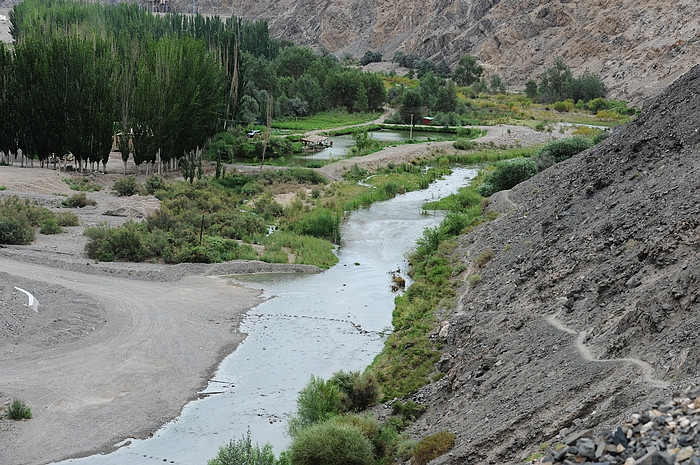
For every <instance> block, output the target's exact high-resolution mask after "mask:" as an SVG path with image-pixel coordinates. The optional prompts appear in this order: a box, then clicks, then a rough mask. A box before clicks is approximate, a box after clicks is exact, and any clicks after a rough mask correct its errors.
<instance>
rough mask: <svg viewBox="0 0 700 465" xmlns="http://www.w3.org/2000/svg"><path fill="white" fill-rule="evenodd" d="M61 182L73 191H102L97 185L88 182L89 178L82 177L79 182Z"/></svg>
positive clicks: (66, 179) (66, 180)
mask: <svg viewBox="0 0 700 465" xmlns="http://www.w3.org/2000/svg"><path fill="white" fill-rule="evenodd" d="M63 181H64V182H65V183H66V184H68V187H70V188H71V189H72V190H74V191H81V192H95V191H99V190H101V189H102V186H100V185H99V184H97V183H94V182H90V178H89V177H87V176H83V177H82V178H80V179H79V180H75V179H71V178H63Z"/></svg>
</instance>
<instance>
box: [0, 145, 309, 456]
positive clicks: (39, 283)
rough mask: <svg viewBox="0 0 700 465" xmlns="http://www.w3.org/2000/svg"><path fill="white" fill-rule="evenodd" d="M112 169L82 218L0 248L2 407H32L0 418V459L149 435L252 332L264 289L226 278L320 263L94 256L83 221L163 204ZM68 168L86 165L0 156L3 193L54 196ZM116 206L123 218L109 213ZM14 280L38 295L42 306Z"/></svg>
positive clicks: (100, 177) (61, 192)
mask: <svg viewBox="0 0 700 465" xmlns="http://www.w3.org/2000/svg"><path fill="white" fill-rule="evenodd" d="M108 168H109V171H110V172H112V173H115V174H108V175H104V174H90V175H88V176H89V177H90V179H91V181H92V182H97V183H100V184H102V185H104V186H105V187H104V189H103V190H102V191H99V192H95V193H88V197H89V198H93V199H95V200H96V201H97V205H96V206H94V207H85V208H83V209H79V210H78V209H76V210H72V211H74V212H76V213H77V214H78V215H79V217H80V220H81V225H80V226H78V227H74V228H67V229H68V230H67V231H66V232H64V233H62V234H59V235H54V236H44V235H37V240H36V241H35V242H34V243H33V244H31V245H28V246H5V247H2V248H0V367H2V368H1V369H0V416H1V414H2V409H3V408H4V407H5V406H7V405H8V404H9V402H11V401H12V400H13V399H15V398H20V399H22V400H23V401H24V402H26V403H27V404H28V405H29V406H30V407H31V408H32V412H33V416H34V417H33V419H31V420H29V421H22V422H14V421H11V420H8V419H5V418H2V419H0V463H1V464H8V465H9V464H45V463H48V462H52V461H56V460H60V459H64V458H68V457H74V456H80V455H86V454H90V453H93V452H97V451H107V450H109V449H110V448H111V447H112V446H113V445H114V444H116V443H117V442H119V441H121V440H123V439H125V438H128V437H145V436H148V435H149V434H151V433H152V432H154V431H155V430H156V429H157V428H159V427H160V426H161V425H162V424H163V423H165V422H167V421H169V420H171V419H172V418H175V417H176V416H177V415H178V414H179V412H180V411H181V409H182V407H183V405H184V404H185V403H186V402H187V401H188V400H190V399H192V398H195V397H196V396H197V392H198V391H199V390H200V389H201V388H203V387H204V386H205V385H206V381H207V380H208V379H209V377H210V376H211V374H212V373H213V370H214V369H215V368H216V367H217V365H218V364H219V362H220V361H221V360H222V359H223V357H224V356H226V355H227V354H229V353H230V352H232V351H233V350H234V349H235V347H236V346H237V344H238V343H240V341H242V340H243V338H244V337H245V335H244V334H241V333H240V332H239V331H238V327H239V323H240V321H241V318H242V317H243V315H244V313H245V312H246V311H247V310H248V309H250V308H252V307H254V306H255V305H257V304H258V303H259V302H260V301H261V297H260V293H261V290H260V289H248V288H243V287H240V286H235V285H232V284H231V283H230V282H229V281H227V280H226V279H225V278H222V277H221V276H223V275H227V274H235V273H247V272H256V271H274V270H279V271H281V270H288V271H314V270H315V269H314V268H313V267H301V266H294V265H288V266H284V265H282V266H275V265H269V264H265V263H261V262H230V263H226V264H218V265H199V264H190V265H176V266H165V265H157V264H133V263H113V264H111V263H95V262H94V261H92V260H90V259H88V258H87V257H86V256H85V255H84V252H83V248H84V244H85V242H86V238H85V237H84V236H83V235H82V231H83V229H84V227H85V226H88V225H91V224H97V223H100V222H103V221H107V222H109V223H110V224H119V223H121V222H123V221H126V220H127V219H129V218H132V219H135V220H138V219H140V218H142V217H143V216H145V215H146V214H147V213H148V212H150V211H152V210H153V209H155V208H157V207H158V205H159V202H158V200H157V199H155V198H154V197H151V196H146V197H140V196H134V197H129V198H119V197H116V196H114V195H113V194H111V193H110V192H109V187H110V186H111V184H112V183H113V181H114V180H115V179H117V178H118V177H119V176H120V175H118V174H116V173H119V172H120V171H121V169H122V165H121V161H120V160H119V159H118V158H117V159H115V160H114V162H112V161H110V164H109V165H108ZM67 176H74V177H78V178H79V177H80V176H81V175H79V174H77V173H72V174H71V173H64V172H59V171H55V170H52V169H41V168H38V167H35V168H20V167H19V166H9V167H8V166H1V167H0V186H4V187H5V189H4V190H0V196H10V195H18V196H20V197H23V198H32V199H35V200H37V201H39V202H40V203H42V204H44V205H47V206H49V207H52V206H58V205H59V204H60V202H61V200H62V199H63V198H65V195H70V194H73V193H74V192H72V191H71V190H70V189H69V188H68V185H67V184H66V183H65V182H64V181H63V178H64V177H67ZM141 177H142V178H143V179H140V181H141V182H143V180H144V179H145V176H143V175H142V176H141ZM120 210H121V211H123V212H126V213H122V214H125V215H126V216H111V215H106V214H105V213H109V212H114V211H117V212H119V211H120ZM15 287H18V288H21V289H24V290H27V291H29V292H30V293H32V294H33V296H34V297H35V298H36V299H37V300H38V302H39V306H38V308H37V310H38V311H37V312H35V311H34V310H33V309H32V308H31V307H28V306H27V303H28V298H27V296H26V295H25V294H23V293H22V292H20V291H18V290H16V289H15ZM38 444H41V446H37V445H38Z"/></svg>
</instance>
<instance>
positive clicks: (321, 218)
mask: <svg viewBox="0 0 700 465" xmlns="http://www.w3.org/2000/svg"><path fill="white" fill-rule="evenodd" d="M293 229H294V231H295V232H297V233H298V234H302V235H306V236H313V237H318V238H320V239H327V240H329V241H331V242H334V243H336V244H339V243H340V216H339V215H338V214H336V213H335V212H333V211H331V210H329V209H327V208H322V207H319V208H314V209H313V210H311V211H310V212H308V213H306V214H305V215H304V216H303V217H302V218H301V219H300V220H298V221H297V222H296V223H295V225H294V227H293Z"/></svg>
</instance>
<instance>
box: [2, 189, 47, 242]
mask: <svg viewBox="0 0 700 465" xmlns="http://www.w3.org/2000/svg"><path fill="white" fill-rule="evenodd" d="M52 217H53V213H52V212H51V211H50V210H49V209H47V208H44V207H42V206H40V205H39V204H37V203H36V202H34V201H31V200H28V199H25V200H21V199H20V198H19V197H18V196H16V195H13V196H11V197H7V198H5V199H2V200H0V244H16V245H19V244H29V243H31V242H32V241H33V240H34V236H35V230H34V228H36V227H37V226H40V225H41V224H42V222H43V221H44V220H46V219H48V218H52Z"/></svg>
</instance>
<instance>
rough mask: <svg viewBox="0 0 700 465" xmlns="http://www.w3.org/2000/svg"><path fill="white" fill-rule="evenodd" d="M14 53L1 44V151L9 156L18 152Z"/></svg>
mask: <svg viewBox="0 0 700 465" xmlns="http://www.w3.org/2000/svg"><path fill="white" fill-rule="evenodd" d="M13 79H14V74H13V59H12V52H11V51H10V49H9V48H7V47H6V46H5V44H4V43H2V42H0V151H2V152H5V155H6V156H9V154H10V152H15V151H16V150H17V135H16V130H17V128H16V122H17V121H16V118H17V117H16V115H15V112H14V103H13V101H12V96H13V93H12V86H13V82H12V81H13Z"/></svg>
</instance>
